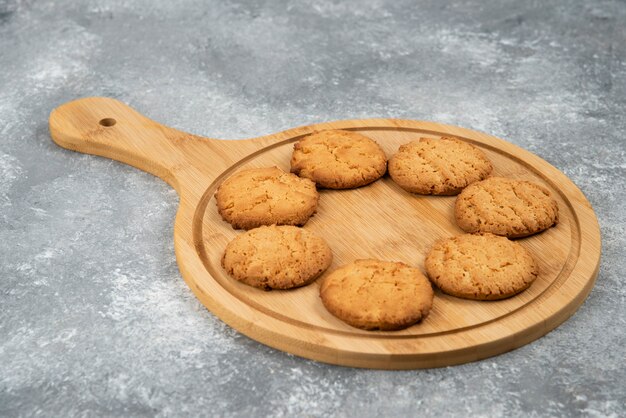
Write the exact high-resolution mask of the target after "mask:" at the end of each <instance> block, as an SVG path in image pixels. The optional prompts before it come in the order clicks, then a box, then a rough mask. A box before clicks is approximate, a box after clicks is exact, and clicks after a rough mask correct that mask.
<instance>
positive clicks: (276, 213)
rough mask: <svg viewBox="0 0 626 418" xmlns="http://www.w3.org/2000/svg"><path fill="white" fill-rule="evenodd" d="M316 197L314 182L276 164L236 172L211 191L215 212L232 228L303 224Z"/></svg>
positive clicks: (315, 203) (312, 209)
mask: <svg viewBox="0 0 626 418" xmlns="http://www.w3.org/2000/svg"><path fill="white" fill-rule="evenodd" d="M318 199H319V194H318V193H317V189H316V188H315V183H313V182H312V181H311V180H309V179H303V178H300V177H298V176H296V175H295V174H290V173H286V172H284V171H283V170H281V169H280V168H278V167H268V168H252V169H248V170H242V171H239V172H237V173H235V174H234V175H232V176H231V177H229V178H228V179H226V180H225V181H224V182H223V183H222V184H221V185H220V186H219V188H218V189H217V192H216V193H215V200H216V203H217V210H218V212H219V214H220V215H221V216H222V218H223V219H224V220H225V221H226V222H228V223H230V224H231V225H232V226H233V228H235V229H252V228H256V227H258V226H261V225H273V224H277V225H304V224H305V223H306V221H307V220H308V219H309V218H310V217H311V215H313V213H314V212H315V208H316V207H317V201H318Z"/></svg>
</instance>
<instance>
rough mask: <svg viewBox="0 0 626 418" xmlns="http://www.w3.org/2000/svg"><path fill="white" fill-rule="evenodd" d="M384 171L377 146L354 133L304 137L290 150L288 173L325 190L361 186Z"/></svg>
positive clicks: (327, 133)
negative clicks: (311, 181) (289, 169)
mask: <svg viewBox="0 0 626 418" xmlns="http://www.w3.org/2000/svg"><path fill="white" fill-rule="evenodd" d="M386 171H387V156H386V155H385V153H384V151H383V150H382V149H381V148H380V147H379V146H378V144H377V143H376V142H374V141H372V140H371V139H369V138H368V137H366V136H363V135H361V134H358V133H356V132H350V131H342V130H332V131H321V132H316V133H313V134H311V135H307V136H305V137H304V138H302V139H301V140H300V141H298V142H297V143H296V144H295V145H294V147H293V154H292V156H291V172H292V173H295V174H297V175H299V176H300V177H305V178H308V179H311V180H313V181H314V182H315V183H317V184H318V185H319V186H321V187H326V188H329V189H351V188H354V187H360V186H365V185H366V184H369V183H371V182H373V181H375V180H377V179H379V178H381V177H382V176H383V175H384V174H385V172H386Z"/></svg>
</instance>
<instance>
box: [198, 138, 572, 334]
mask: <svg viewBox="0 0 626 418" xmlns="http://www.w3.org/2000/svg"><path fill="white" fill-rule="evenodd" d="M344 129H346V128H344ZM348 129H349V130H367V131H372V130H391V131H403V132H410V133H416V134H427V135H436V136H443V135H450V134H447V133H443V132H437V131H432V130H426V129H418V128H403V127H393V128H390V127H383V126H373V127H372V126H365V127H362V128H348ZM304 135H306V134H302V135H297V136H294V137H292V138H288V139H285V140H282V141H279V142H277V143H274V144H272V145H270V146H268V147H265V148H263V149H260V150H258V151H257V152H255V153H253V154H251V155H249V156H247V157H246V158H244V159H242V160H240V161H239V162H237V163H236V164H234V165H233V166H231V167H230V168H229V169H228V170H226V171H224V172H223V173H222V174H220V175H219V176H218V177H217V178H216V179H215V180H214V181H213V182H212V183H211V185H210V186H209V187H208V188H207V190H206V191H205V192H204V194H203V196H202V198H201V199H200V202H199V204H198V206H197V208H196V211H195V213H194V216H193V223H192V234H193V243H194V246H195V248H196V251H197V253H198V256H199V259H200V260H201V261H202V263H203V265H204V267H205V269H206V270H207V271H208V273H209V274H210V275H211V277H212V278H213V280H215V282H217V283H218V284H219V285H220V286H221V287H222V288H224V289H225V290H226V291H227V292H229V293H230V294H231V295H232V296H233V297H234V298H237V299H238V300H240V301H242V302H244V303H246V304H247V305H248V306H250V307H251V308H253V309H255V310H257V311H259V312H262V313H264V314H266V315H268V316H271V317H273V318H275V319H277V320H280V321H282V322H284V323H287V324H290V325H292V326H297V327H301V328H306V329H309V330H315V331H318V332H321V333H330V334H334V335H340V336H344V337H357V338H368V339H385V340H407V339H420V338H429V337H437V336H442V335H449V334H454V333H459V332H464V331H468V330H471V329H475V328H479V327H483V326H486V325H488V324H491V323H493V322H495V321H498V320H501V319H503V318H505V317H508V316H512V315H514V314H517V313H520V312H521V311H522V310H525V309H529V308H530V309H532V305H536V304H537V303H540V302H541V301H543V300H545V299H547V298H549V297H550V296H551V295H553V294H554V293H555V292H556V291H557V290H558V289H559V288H560V287H561V286H562V285H563V283H565V281H566V280H567V278H568V277H569V275H570V273H571V272H572V271H573V269H574V267H575V266H576V261H577V259H578V256H579V253H580V247H581V227H580V222H579V219H578V216H577V214H576V211H575V210H574V207H573V205H572V203H571V202H570V200H569V199H568V197H567V196H566V195H565V194H564V193H563V192H562V191H561V190H560V188H559V187H558V186H557V185H556V184H555V183H554V182H553V181H552V180H551V179H550V178H549V177H547V176H546V175H545V174H544V173H543V172H541V171H539V170H537V169H535V168H534V167H533V166H531V165H530V164H528V163H527V162H526V161H524V160H522V159H520V158H518V157H516V156H515V155H512V154H510V153H508V152H505V151H504V150H502V149H499V148H498V147H495V146H492V145H489V144H485V143H483V142H481V141H478V140H475V139H472V138H467V137H463V136H459V135H454V136H455V137H457V138H460V139H462V140H464V141H467V142H470V143H472V144H473V145H475V146H478V147H480V148H486V149H489V150H490V151H493V152H496V153H498V154H501V155H503V156H505V157H506V158H507V159H510V160H513V161H515V162H516V163H517V164H519V165H520V166H523V167H524V168H525V169H526V170H528V171H532V173H533V174H535V175H537V176H538V177H540V178H541V179H542V180H543V181H545V182H546V183H547V184H549V185H550V187H551V189H552V191H553V192H555V193H558V194H559V196H560V197H561V199H562V201H563V202H564V203H565V204H566V205H567V211H568V212H569V215H570V216H568V218H569V222H570V239H571V245H570V251H569V253H568V254H567V257H565V261H564V262H563V265H562V267H561V270H560V272H559V273H558V274H557V275H556V277H555V278H554V279H553V280H552V282H551V283H550V284H549V285H548V286H547V287H546V288H545V289H543V291H541V292H540V293H538V294H537V295H534V297H533V298H532V299H530V300H528V301H527V302H526V303H524V304H522V305H520V306H518V307H516V308H515V309H512V310H510V311H508V312H505V313H503V314H501V315H499V316H494V317H492V318H489V319H488V320H485V321H483V322H479V323H476V324H472V325H469V326H463V327H458V328H454V329H450V330H445V331H437V332H430V333H425V334H402V333H398V332H382V331H376V332H366V331H362V330H359V329H356V328H354V329H350V330H349V331H347V330H339V329H333V328H328V327H322V326H319V325H315V324H310V323H307V322H303V321H300V320H297V319H294V318H291V317H289V316H286V315H283V314H281V313H279V312H277V311H274V310H271V309H269V308H267V307H265V306H263V305H261V304H260V303H257V302H256V301H254V300H253V299H252V298H251V297H250V296H249V295H246V294H244V293H242V292H241V291H240V290H238V289H236V288H235V287H234V286H232V283H231V281H230V279H229V278H227V277H224V274H223V272H222V271H221V266H220V265H219V263H218V265H217V266H216V265H214V264H212V263H211V261H210V257H209V256H208V252H207V249H206V247H205V240H204V236H205V235H204V233H205V232H206V231H204V230H203V219H204V215H205V212H206V211H207V210H211V208H209V203H210V202H211V200H212V198H213V194H214V192H215V190H216V189H217V187H218V186H219V184H221V182H222V181H223V180H224V179H225V178H226V177H228V176H230V175H231V174H232V173H233V172H234V171H236V170H238V169H239V168H240V167H242V166H243V165H245V164H246V163H248V162H250V161H252V160H254V159H256V158H258V157H259V156H261V155H262V154H264V153H267V152H271V151H272V150H273V149H275V148H278V147H282V146H284V145H288V144H290V143H294V142H296V141H297V140H299V139H300V138H301V137H303V136H304ZM379 181H380V180H379ZM432 198H436V197H432ZM450 222H451V223H454V222H455V221H454V219H450ZM228 227H229V228H230V226H228ZM288 292H289V291H286V292H284V294H281V297H289V294H288ZM320 303H321V302H320ZM478 303H485V302H478ZM486 303H493V302H486ZM496 303H497V302H496ZM418 326H419V325H418Z"/></svg>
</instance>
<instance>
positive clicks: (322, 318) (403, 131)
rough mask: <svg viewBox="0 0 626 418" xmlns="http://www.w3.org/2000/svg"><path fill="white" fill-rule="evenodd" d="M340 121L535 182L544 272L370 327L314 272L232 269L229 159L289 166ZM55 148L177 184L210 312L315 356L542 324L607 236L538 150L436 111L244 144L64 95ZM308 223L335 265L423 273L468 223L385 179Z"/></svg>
mask: <svg viewBox="0 0 626 418" xmlns="http://www.w3.org/2000/svg"><path fill="white" fill-rule="evenodd" d="M322 129H348V130H353V131H357V132H359V133H361V134H364V135H366V136H368V137H370V138H372V139H374V140H376V141H377V142H378V143H379V144H380V145H381V147H382V148H383V149H384V151H385V152H386V153H387V155H388V156H391V155H392V154H393V153H395V152H396V150H397V149H398V147H399V146H400V145H401V144H403V143H406V142H408V141H410V140H413V139H417V138H419V137H421V136H426V137H434V138H437V137H440V136H442V135H453V136H456V137H458V138H460V139H462V140H464V141H467V142H469V143H471V144H473V145H476V146H478V147H479V148H481V149H482V150H483V151H484V152H485V153H486V154H487V156H488V158H489V159H490V160H491V161H492V163H493V165H494V167H495V170H494V175H500V176H505V177H512V178H518V179H527V180H532V181H535V182H538V183H540V184H543V185H544V186H545V187H547V188H548V189H549V190H550V191H551V192H552V193H553V195H554V196H555V198H556V199H557V201H558V204H559V209H560V222H559V224H558V225H557V226H556V227H554V228H551V229H549V230H547V231H546V232H544V233H541V234H538V235H534V236H531V237H528V238H525V239H522V240H518V242H520V243H521V244H522V245H523V246H525V247H526V248H527V249H528V250H529V251H530V252H531V253H532V254H533V256H534V257H535V259H536V260H537V262H538V264H539V268H540V276H539V278H538V279H537V281H536V282H535V283H534V284H533V285H532V286H531V288H530V289H528V290H527V291H525V292H523V293H522V294H520V295H518V296H516V297H513V298H510V299H506V300H502V301H495V302H479V301H470V300H463V299H458V298H454V297H451V296H447V295H444V294H443V293H441V292H440V291H436V293H435V300H434V303H433V310H432V311H431V314H430V315H429V316H428V318H426V320H425V321H424V322H423V323H421V324H418V325H415V326H412V327H410V328H407V329H405V330H402V331H394V332H380V331H376V332H368V331H362V330H359V329H355V328H352V327H350V326H348V325H346V324H344V323H343V322H341V321H339V320H338V319H336V318H335V317H333V316H332V315H330V314H329V313H328V312H327V311H326V310H325V309H324V307H323V305H322V303H321V301H320V300H319V296H318V291H319V281H318V282H316V283H314V284H312V285H310V286H307V287H304V288H300V289H296V290H289V291H271V292H265V291H262V290H259V289H255V288H251V287H249V286H246V285H244V284H242V283H239V282H236V281H234V280H232V279H230V278H228V277H227V276H226V274H225V272H224V271H223V270H222V268H221V266H220V258H221V255H222V253H223V251H224V248H225V246H226V244H227V243H228V242H229V241H230V240H231V239H232V238H233V237H234V236H236V235H237V234H238V233H240V231H234V230H233V229H232V228H231V227H230V225H229V224H227V223H226V222H224V221H223V220H222V219H221V218H220V216H219V215H218V213H217V210H216V207H215V199H214V197H213V194H214V193H215V190H216V188H217V186H218V185H219V184H220V183H221V182H222V181H223V180H224V179H225V178H227V177H228V176H229V175H231V174H232V173H234V172H235V171H237V170H240V169H243V168H251V167H264V166H272V165H276V166H279V167H281V168H283V169H285V170H289V158H290V155H291V150H292V148H293V143H294V142H295V141H297V140H298V139H299V138H301V137H302V136H303V135H306V134H308V133H310V132H313V131H316V130H322ZM50 133H51V135H52V138H53V139H54V141H55V142H56V143H57V144H59V145H60V146H62V147H65V148H68V149H72V150H75V151H79V152H84V153H89V154H95V155H100V156H103V157H108V158H113V159H116V160H119V161H122V162H125V163H127V164H130V165H132V166H135V167H137V168H140V169H142V170H145V171H148V172H150V173H153V174H155V175H156V176H158V177H160V178H162V179H163V180H165V181H166V182H168V183H169V184H170V185H172V187H174V188H175V189H176V191H177V192H178V194H179V196H180V206H179V209H178V212H177V215H176V221H175V228H174V243H175V250H176V258H177V261H178V265H179V268H180V271H181V273H182V276H183V278H184V279H185V281H186V282H187V284H188V285H189V287H190V288H191V289H192V291H193V292H194V293H195V295H196V296H197V297H198V298H199V299H200V300H201V301H202V303H203V304H204V305H205V306H206V307H207V308H208V309H209V310H210V311H211V312H213V313H214V314H215V315H217V316H218V317H220V318H221V319H222V320H223V321H225V322H226V323H228V324H229V325H230V326H232V327H233V328H235V329H237V330H239V331H240V332H242V333H244V334H246V335H248V336H249V337H251V338H253V339H255V340H258V341H260V342H262V343H264V344H267V345H269V346H272V347H275V348H278V349H280V350H284V351H287V352H290V353H293V354H296V355H300V356H303V357H307V358H311V359H314V360H319V361H323V362H328V363H333V364H339V365H345V366H355V367H371V368H383V369H409V368H422V367H439V366H446V365H452V364H459V363H464V362H469V361H474V360H478V359H482V358H486V357H490V356H493V355H497V354H500V353H503V352H506V351H509V350H512V349H514V348H516V347H519V346H521V345H524V344H526V343H528V342H530V341H533V340H534V339H536V338H539V337H541V336H542V335H544V334H546V333H547V332H549V331H550V330H552V329H553V328H555V327H556V326H558V325H559V324H561V323H562V322H563V321H564V320H566V319H567V318H568V317H569V316H571V315H572V314H573V313H574V312H575V311H576V309H577V308H578V307H579V306H580V305H581V304H582V303H583V301H584V300H585V298H586V297H587V295H588V294H589V292H590V291H591V288H592V287H593V284H594V281H595V278H596V276H597V273H598V266H599V262H600V253H601V242H600V232H599V227H598V222H597V219H596V216H595V213H594V211H593V209H592V207H591V205H590V204H589V202H588V201H587V199H586V198H585V196H584V195H583V194H582V193H581V191H580V190H579V189H578V188H577V187H576V186H575V185H574V184H573V183H572V182H571V181H570V180H569V179H568V178H567V177H566V176H565V175H564V174H563V173H561V172H560V171H559V170H557V169H556V168H554V167H553V166H551V165H550V164H548V163H547V162H546V161H544V160H542V159H541V158H539V157H537V156H536V155H533V154H532V153H530V152H528V151H525V150H523V149H521V148H519V147H517V146H515V145H512V144H510V143H508V142H505V141H503V140H501V139H498V138H495V137H493V136H490V135H487V134H484V133H481V132H476V131H472V130H469V129H463V128H458V127H454V126H448V125H442V124H437V123H432V122H418V121H410V120H393V119H367V120H352V121H338V122H331V123H322V124H317V125H311V126H305V127H300V128H295V129H291V130H288V131H285V132H280V133H277V134H273V135H269V136H265V137H260V138H254V139H249V140H242V141H221V140H216V139H207V138H202V137H199V136H195V135H190V134H187V133H183V132H180V131H177V130H175V129H171V128H168V127H165V126H163V125H160V124H158V123H156V122H154V121H152V120H150V119H148V118H146V117H144V116H142V115H141V114H139V113H137V112H136V111H134V110H133V109H131V108H130V107H128V106H126V105H125V104H123V103H121V102H118V101H116V100H113V99H107V98H85V99H80V100H76V101H73V102H70V103H66V104H64V105H62V106H60V107H58V108H57V109H55V110H54V111H53V112H52V114H51V115H50ZM320 193H321V197H320V204H319V207H318V212H317V214H316V215H315V216H314V217H313V218H312V219H311V220H309V222H308V223H307V224H306V225H305V228H306V229H309V230H311V231H314V232H315V233H317V234H319V235H320V236H322V237H324V238H325V239H326V240H327V241H328V243H329V244H330V246H331V248H332V250H333V253H334V261H333V264H332V265H331V267H330V269H329V271H332V270H333V269H334V268H336V267H338V266H340V265H342V264H345V263H348V262H350V261H352V260H354V259H359V258H379V259H384V260H390V261H403V262H405V263H408V264H410V265H413V266H417V267H418V268H420V269H422V270H423V268H424V267H423V262H424V257H425V254H426V252H427V251H428V249H429V248H430V246H431V245H432V244H433V243H434V241H435V240H437V239H438V238H442V237H448V236H452V235H456V234H459V233H462V231H461V230H460V229H459V228H458V227H457V226H456V224H455V222H454V214H453V208H454V200H455V197H454V196H452V197H450V196H448V197H445V196H440V197H435V196H417V195H412V194H410V193H407V192H405V191H403V190H402V189H400V188H399V187H398V186H397V185H395V183H393V182H392V181H391V180H390V179H389V178H388V177H387V176H386V177H384V178H383V179H381V180H379V181H377V182H375V183H373V184H371V185H369V186H366V187H363V188H359V189H354V190H321V191H320Z"/></svg>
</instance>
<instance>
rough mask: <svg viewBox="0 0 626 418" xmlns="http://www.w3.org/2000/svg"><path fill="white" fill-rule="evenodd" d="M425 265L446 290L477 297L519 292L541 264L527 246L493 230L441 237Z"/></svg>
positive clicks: (492, 298)
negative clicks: (537, 262)
mask: <svg viewBox="0 0 626 418" xmlns="http://www.w3.org/2000/svg"><path fill="white" fill-rule="evenodd" d="M425 267H426V273H427V274H428V277H429V278H430V280H431V281H432V282H433V283H434V284H435V285H436V286H437V287H438V288H440V289H441V290H442V291H443V292H444V293H447V294H449V295H452V296H457V297H460V298H465V299H476V300H497V299H504V298H508V297H510V296H513V295H516V294H518V293H519V292H521V291H523V290H525V289H527V288H528V287H529V286H530V285H531V284H532V283H533V282H534V281H535V279H536V278H537V274H538V269H537V264H536V263H535V261H534V260H533V258H532V256H531V255H530V253H529V252H528V251H527V250H526V249H525V248H524V247H522V246H521V245H520V244H518V243H517V242H514V241H511V240H509V239H508V238H505V237H501V236H498V235H494V234H490V233H481V234H464V235H459V236H456V237H454V238H448V239H443V240H440V241H437V242H436V243H435V245H434V246H433V247H432V249H431V250H430V252H429V253H428V255H427V256H426V262H425Z"/></svg>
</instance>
